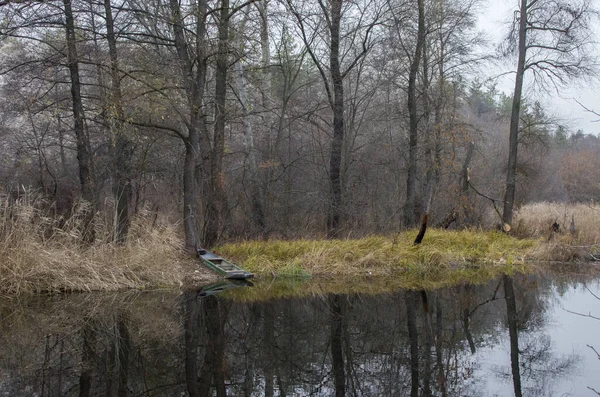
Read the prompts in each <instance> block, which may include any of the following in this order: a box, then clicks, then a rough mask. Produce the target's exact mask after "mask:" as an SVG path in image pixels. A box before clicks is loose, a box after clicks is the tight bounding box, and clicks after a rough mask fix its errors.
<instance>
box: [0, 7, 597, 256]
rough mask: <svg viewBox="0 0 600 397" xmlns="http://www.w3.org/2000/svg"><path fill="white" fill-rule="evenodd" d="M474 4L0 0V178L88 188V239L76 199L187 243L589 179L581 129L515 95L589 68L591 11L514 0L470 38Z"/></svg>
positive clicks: (121, 223)
mask: <svg viewBox="0 0 600 397" xmlns="http://www.w3.org/2000/svg"><path fill="white" fill-rule="evenodd" d="M485 5H486V4H485V2H483V1H479V0H353V1H343V0H317V1H315V2H305V1H296V0H248V1H242V0H239V1H237V0H169V1H163V0H152V1H140V0H102V1H95V0H62V1H25V0H21V1H16V0H13V1H2V2H0V6H1V7H0V15H1V20H0V35H1V37H0V52H1V56H0V73H1V75H2V80H1V84H2V88H1V89H2V93H3V95H2V100H0V106H1V107H2V112H0V114H1V115H0V117H1V118H2V124H1V125H2V128H1V130H0V142H1V146H0V151H1V152H2V158H3V164H2V167H0V178H1V179H2V183H3V185H4V189H5V190H6V191H8V192H14V191H18V190H19V189H20V188H21V187H22V186H34V187H36V188H39V189H41V190H42V191H43V192H44V194H46V195H47V196H48V197H49V198H51V201H52V202H53V203H54V208H55V210H56V211H58V212H61V213H64V212H67V211H69V210H70V208H71V207H72V204H73V202H74V201H76V200H79V199H82V200H84V201H85V202H87V203H89V211H88V212H87V215H86V217H87V218H86V225H87V226H86V228H85V229H86V230H85V231H84V233H85V236H86V240H88V241H93V240H94V238H95V236H94V233H93V230H94V228H93V225H94V218H95V217H96V216H97V215H98V214H105V215H106V216H108V217H109V218H111V219H112V222H113V223H114V241H116V242H123V241H125V240H126V237H127V233H128V228H129V225H130V223H131V218H132V216H133V215H134V214H135V213H136V212H139V211H140V210H141V209H143V208H151V209H152V210H153V211H157V212H161V213H163V214H166V215H168V216H171V217H172V218H173V220H176V221H179V222H181V223H182V225H183V229H184V231H185V237H186V246H187V248H188V249H190V250H194V249H195V248H197V247H198V246H199V245H202V246H212V245H214V244H216V243H217V242H218V241H221V240H222V239H224V238H226V237H253V238H257V237H259V238H269V237H273V236H276V237H284V238H292V237H298V236H307V235H319V236H321V235H327V236H328V237H331V238H336V237H345V236H348V235H351V234H352V233H354V234H365V233H373V232H378V233H381V232H390V231H395V230H398V229H399V228H405V227H413V226H416V225H417V224H419V223H420V224H421V225H422V232H423V233H424V231H425V229H424V227H426V226H427V224H428V223H429V224H432V223H433V224H434V225H436V226H441V227H464V226H472V225H481V224H484V223H485V222H489V221H488V220H487V218H488V217H489V213H490V211H489V209H490V208H495V209H496V212H497V218H498V219H496V220H495V221H494V222H499V223H501V224H503V225H504V227H505V229H508V228H510V225H511V224H512V223H513V213H514V209H515V208H517V207H518V205H519V204H520V203H523V202H525V201H527V200H542V199H543V200H564V201H586V200H590V199H595V198H597V197H598V195H597V193H598V192H597V186H598V185H597V180H598V178H597V176H598V175H597V174H598V169H599V168H598V166H597V165H598V162H599V160H598V158H599V156H598V153H600V142H598V138H597V137H595V136H589V135H586V134H585V133H583V132H573V131H569V130H568V128H566V127H565V126H564V125H561V122H560V121H557V120H553V118H552V117H551V116H550V115H548V113H547V111H545V110H544V109H543V108H542V107H541V106H540V105H539V103H536V102H535V101H533V100H531V99H530V96H528V94H530V93H531V92H532V90H533V89H534V88H540V89H546V90H549V92H556V91H560V90H561V89H562V88H563V87H564V86H565V85H567V84H569V83H570V82H571V81H572V80H573V79H576V78H581V77H586V76H593V75H594V73H595V70H594V65H595V63H596V60H595V58H594V56H593V55H592V54H593V51H592V49H593V47H592V45H593V40H592V36H591V34H592V33H591V32H592V31H591V28H590V26H591V24H592V22H593V18H594V16H595V11H594V10H593V9H592V7H591V5H590V3H589V1H587V0H578V1H571V2H566V1H562V0H521V1H520V2H519V4H515V6H518V8H515V13H514V20H513V21H512V23H510V29H509V30H508V31H507V35H506V39H505V40H504V41H503V44H502V45H501V47H500V48H498V49H497V51H491V50H489V49H488V47H489V46H490V43H489V42H488V41H486V40H485V34H484V33H485V32H480V31H478V30H477V18H478V15H479V13H480V12H481V9H482V7H483V6H485ZM499 59H504V60H512V61H513V62H516V63H515V67H514V70H511V72H513V73H514V74H515V76H516V78H515V89H514V92H513V93H512V94H511V95H508V96H507V95H505V94H503V93H499V92H498V91H497V90H496V89H495V86H494V85H493V84H492V83H490V82H489V81H484V82H481V81H480V80H478V78H477V77H476V76H478V74H480V71H481V68H485V67H488V66H489V65H490V63H492V62H498V60H499ZM524 86H525V91H524ZM528 86H530V87H531V89H530V90H529V91H528V90H527V88H528ZM562 124H565V123H562ZM582 158H584V159H585V160H582ZM175 213H176V214H177V216H173V214H175ZM492 213H493V212H492ZM421 237H422V235H421Z"/></svg>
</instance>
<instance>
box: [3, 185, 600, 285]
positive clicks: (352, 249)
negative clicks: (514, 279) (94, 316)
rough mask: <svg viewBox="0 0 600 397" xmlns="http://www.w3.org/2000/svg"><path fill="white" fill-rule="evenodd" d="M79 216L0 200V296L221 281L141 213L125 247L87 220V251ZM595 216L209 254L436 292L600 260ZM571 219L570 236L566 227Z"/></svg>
mask: <svg viewBox="0 0 600 397" xmlns="http://www.w3.org/2000/svg"><path fill="white" fill-rule="evenodd" d="M44 208H45V209H44ZM86 210H87V209H86V207H85V206H84V205H80V206H79V207H76V208H74V210H73V212H72V213H71V214H70V215H69V217H68V218H63V217H60V216H49V215H48V213H49V211H48V208H47V206H46V207H45V203H44V202H43V200H42V199H40V198H35V196H27V197H25V199H23V200H21V201H18V202H15V203H9V202H8V201H5V203H4V205H3V206H2V208H0V215H1V216H0V296H15V295H19V294H23V293H56V292H71V291H116V290H124V289H161V288H162V289H165V288H180V287H182V286H191V287H193V286H198V285H203V284H206V283H210V282H212V281H216V280H218V279H219V278H220V277H219V276H218V275H216V274H214V273H212V272H211V271H209V270H208V269H207V268H206V267H204V266H202V265H201V264H200V262H199V261H198V260H197V259H195V258H192V257H190V256H188V255H187V254H186V253H185V252H184V249H183V239H182V235H181V231H180V230H179V229H178V227H177V226H176V225H173V224H170V223H169V222H166V221H163V222H160V221H159V222H157V220H156V216H155V214H150V213H147V214H146V213H143V212H140V213H139V214H138V215H137V216H136V217H135V218H134V219H133V222H132V225H131V228H130V230H129V236H128V240H127V243H126V244H123V245H120V244H115V243H112V242H111V241H112V231H113V228H112V227H111V226H110V220H103V219H95V221H94V231H95V237H96V239H95V241H94V242H93V243H91V244H90V243H86V242H85V241H84V239H83V237H82V235H81V232H80V231H81V230H83V229H84V227H83V225H82V223H83V222H84V219H85V213H86ZM598 214H600V209H599V208H598V206H589V205H577V206H565V205H559V204H548V203H542V204H534V205H528V206H524V207H523V208H522V209H521V210H520V211H519V212H518V213H517V218H516V223H515V225H516V227H515V229H514V230H513V233H514V234H515V235H516V236H518V237H512V236H509V235H506V234H503V233H500V232H495V231H483V230H480V229H472V230H462V231H449V230H436V229H429V230H428V231H427V235H426V237H425V239H424V241H423V243H422V244H421V245H419V246H413V240H414V237H415V235H416V233H417V231H416V230H408V231H404V232H401V233H398V234H393V235H388V236H373V237H365V238H360V239H345V240H307V239H305V240H290V241H282V240H270V241H245V242H238V243H229V244H224V245H221V246H219V247H216V248H215V249H214V251H215V252H217V253H218V254H220V255H222V256H223V257H225V258H227V259H229V260H231V261H233V262H235V263H236V264H238V265H240V266H242V267H243V268H244V269H246V270H248V271H250V272H252V273H254V274H255V275H256V276H257V277H259V278H260V277H265V278H272V277H288V276H294V277H297V276H299V277H315V278H317V277H320V278H330V279H337V280H341V284H342V285H343V284H344V283H349V282H351V281H352V280H355V283H356V282H358V281H356V280H363V279H365V280H369V279H374V278H380V279H383V280H388V281H386V283H389V282H391V281H394V283H395V284H394V285H395V286H396V287H399V288H436V287H441V286H448V285H453V284H456V283H462V282H471V283H480V282H485V281H487V280H489V279H490V278H493V277H495V276H498V275H500V274H505V273H513V272H529V271H531V270H534V269H535V268H536V266H537V263H538V262H539V261H560V262H577V261H588V260H593V259H594V258H599V257H600V245H598V241H599V240H600V229H598V228H597V227H596V225H597V224H598V223H600V222H596V219H597V218H598ZM559 216H560V219H558V218H559ZM557 219H558V220H559V221H560V223H561V227H560V229H559V231H558V232H552V231H550V229H549V226H550V225H552V222H556V220H557ZM569 220H571V221H573V220H574V224H575V228H576V230H575V231H569V229H568V227H565V225H566V224H568V223H569ZM370 283H371V282H370V281H367V284H366V285H367V287H368V285H370Z"/></svg>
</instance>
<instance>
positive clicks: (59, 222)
mask: <svg viewBox="0 0 600 397" xmlns="http://www.w3.org/2000/svg"><path fill="white" fill-rule="evenodd" d="M89 210H90V208H89V206H88V205H87V204H86V203H83V202H80V203H77V204H76V205H75V206H74V208H73V209H72V211H71V212H70V213H69V214H68V215H57V214H56V213H55V211H54V209H53V206H52V204H51V203H49V202H47V201H46V200H45V199H44V198H43V197H42V196H41V195H39V194H37V193H35V192H30V191H25V192H23V193H20V194H19V195H18V196H17V197H11V196H8V195H5V194H0V293H1V294H10V295H12V294H19V293H22V292H57V291H91V290H117V289H122V288H149V287H152V288H154V287H161V286H173V285H179V284H180V283H181V282H182V280H183V277H184V275H185V271H184V270H183V267H182V265H183V264H184V262H186V261H189V259H187V258H186V257H185V256H184V254H183V250H182V247H181V239H180V237H179V235H178V233H177V230H176V228H175V227H174V226H156V225H154V224H153V223H154V222H153V221H152V219H151V217H150V216H149V214H143V213H142V214H140V215H138V216H136V217H135V218H134V219H133V223H132V227H131V231H130V235H129V238H128V241H127V243H126V244H124V245H117V244H114V243H112V242H110V241H111V240H112V239H111V237H110V236H112V230H111V227H110V225H109V224H108V223H106V222H103V221H102V220H101V219H99V220H98V221H97V222H96V223H95V226H94V227H95V228H96V242H95V243H93V244H91V245H90V244H86V243H85V241H84V239H83V236H82V233H81V231H82V230H83V224H82V223H83V222H84V219H85V216H84V215H85V213H86V212H87V211H89ZM188 265H189V263H188ZM188 272H189V269H188Z"/></svg>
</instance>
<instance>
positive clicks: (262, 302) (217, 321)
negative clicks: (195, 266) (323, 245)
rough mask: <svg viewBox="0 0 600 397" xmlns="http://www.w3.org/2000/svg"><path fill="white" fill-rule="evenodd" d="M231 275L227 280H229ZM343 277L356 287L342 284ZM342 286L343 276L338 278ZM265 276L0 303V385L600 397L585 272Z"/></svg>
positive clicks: (591, 285)
mask: <svg viewBox="0 0 600 397" xmlns="http://www.w3.org/2000/svg"><path fill="white" fill-rule="evenodd" d="M222 287H223V286H221V288H220V289H223V288H222ZM349 287H350V286H349ZM335 290H336V291H338V292H339V291H340V289H339V286H338V287H337V288H335ZM349 290H353V291H354V292H352V293H346V294H343V293H342V294H340V293H338V294H330V293H328V292H327V291H328V287H327V284H323V283H321V284H319V285H318V286H317V287H315V284H314V283H312V284H311V282H310V281H309V282H307V284H303V283H301V282H299V284H297V285H294V286H293V288H291V292H293V294H292V296H289V297H285V295H286V293H289V292H290V286H289V283H288V284H287V285H280V284H277V283H273V282H270V281H269V282H266V283H259V284H257V285H255V286H254V287H238V288H232V289H229V290H227V291H224V292H219V293H214V292H216V291H215V290H210V289H204V290H201V291H188V292H185V293H180V292H146V293H139V292H135V293H125V294H97V293H96V294H73V295H65V296H54V297H36V298H30V299H27V300H23V299H21V300H16V299H15V300H12V301H3V302H1V303H0V321H1V323H0V327H1V328H0V330H1V336H0V343H1V346H2V349H0V395H5V396H87V395H89V396H105V395H114V396H187V395H190V396H204V395H216V396H263V395H264V396H330V395H348V396H416V395H425V396H427V395H431V396H513V395H523V396H597V395H598V394H596V393H595V392H594V390H593V389H595V390H599V391H600V376H599V375H600V365H599V364H600V360H599V357H598V355H597V353H596V350H598V351H599V352H600V332H599V331H600V320H598V319H596V318H594V316H595V317H600V300H599V299H598V296H600V287H599V283H598V280H597V278H595V277H592V276H574V275H573V274H572V275H570V276H520V275H516V276H514V277H502V278H499V279H495V280H491V281H490V282H488V283H487V284H485V285H477V286H473V285H461V286H456V287H453V288H446V289H440V290H432V291H403V290H398V291H386V292H382V293H375V291H374V290H373V289H371V290H369V293H360V292H356V290H355V289H352V288H349Z"/></svg>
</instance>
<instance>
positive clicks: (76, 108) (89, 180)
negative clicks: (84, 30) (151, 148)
mask: <svg viewBox="0 0 600 397" xmlns="http://www.w3.org/2000/svg"><path fill="white" fill-rule="evenodd" d="M63 4H64V7H65V9H64V12H65V34H66V41H67V63H68V67H69V74H70V77H71V97H72V100H73V119H74V124H73V129H74V131H75V140H76V143H77V161H78V164H79V182H80V184H81V195H82V198H83V199H84V200H85V201H87V202H89V203H90V204H91V206H92V208H91V209H90V211H89V212H88V214H87V215H86V219H85V221H84V231H83V236H84V241H86V242H88V243H91V242H93V241H94V239H95V235H94V229H93V225H92V223H93V218H94V212H95V210H96V208H97V205H98V200H97V197H96V184H95V178H94V171H93V159H92V156H91V150H90V142H89V138H88V136H87V133H86V127H85V115H84V112H83V101H82V98H81V79H80V76H79V60H78V55H77V45H76V42H77V37H76V34H75V20H74V19H73V9H72V7H71V0H63Z"/></svg>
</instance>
